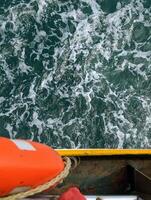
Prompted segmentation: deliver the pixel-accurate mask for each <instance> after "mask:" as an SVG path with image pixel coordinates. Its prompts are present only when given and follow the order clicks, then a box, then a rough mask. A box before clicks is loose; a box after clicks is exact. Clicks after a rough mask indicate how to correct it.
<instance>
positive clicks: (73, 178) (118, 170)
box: [30, 156, 151, 200]
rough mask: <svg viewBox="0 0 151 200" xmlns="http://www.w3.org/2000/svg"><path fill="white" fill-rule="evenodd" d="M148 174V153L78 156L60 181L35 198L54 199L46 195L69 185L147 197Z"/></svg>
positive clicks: (95, 191)
mask: <svg viewBox="0 0 151 200" xmlns="http://www.w3.org/2000/svg"><path fill="white" fill-rule="evenodd" d="M150 177H151V158H149V157H146V158H145V157H138V156H137V157H126V156H125V157H123V156H122V157H81V158H80V162H79V165H78V166H77V167H76V168H74V169H72V170H71V172H70V175H69V176H68V177H67V178H66V179H65V181H64V182H63V183H61V184H59V185H58V186H57V187H56V188H55V189H53V190H51V191H50V192H47V193H46V192H45V193H43V196H39V197H38V196H37V200H48V199H50V200H56V199H57V197H54V196H49V195H60V194H61V193H62V192H64V191H65V190H66V189H68V188H69V187H72V186H77V187H78V188H80V190H81V192H82V193H83V194H85V195H100V194H102V195H109V194H138V193H139V194H141V195H146V199H147V196H149V197H150V199H151V196H150V195H151V189H150V188H151V178H150ZM46 195H47V196H46ZM35 198H36V197H35ZM35 198H34V199H35ZM38 198H39V199H38ZM30 200H31V198H30Z"/></svg>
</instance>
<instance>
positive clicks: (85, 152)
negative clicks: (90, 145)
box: [56, 149, 151, 156]
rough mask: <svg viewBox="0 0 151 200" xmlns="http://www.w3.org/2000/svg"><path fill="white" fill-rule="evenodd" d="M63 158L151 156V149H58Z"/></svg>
mask: <svg viewBox="0 0 151 200" xmlns="http://www.w3.org/2000/svg"><path fill="white" fill-rule="evenodd" d="M56 151H57V152H58V153H59V154H60V155H61V156H114V155H151V149H56Z"/></svg>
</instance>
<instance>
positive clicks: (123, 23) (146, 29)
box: [0, 0, 151, 148]
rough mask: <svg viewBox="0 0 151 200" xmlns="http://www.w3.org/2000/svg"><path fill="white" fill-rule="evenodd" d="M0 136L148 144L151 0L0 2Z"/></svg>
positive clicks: (67, 144) (59, 142)
mask: <svg viewBox="0 0 151 200" xmlns="http://www.w3.org/2000/svg"><path fill="white" fill-rule="evenodd" d="M0 135H1V136H6V137H10V138H24V139H32V140H35V141H40V142H43V143H46V144H49V145H51V146H53V147H55V148H87V147H92V148H94V147H100V148H150V147H151V0H121V1H120V0H70V1H68V0H66V1H65V0H53V1H52V0H0Z"/></svg>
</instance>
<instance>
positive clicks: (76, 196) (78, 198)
mask: <svg viewBox="0 0 151 200" xmlns="http://www.w3.org/2000/svg"><path fill="white" fill-rule="evenodd" d="M58 200H86V198H85V197H84V196H83V195H82V194H81V192H80V190H79V189H78V188H76V187H72V188H69V189H68V190H67V191H66V192H64V193H63V194H62V195H61V196H60V197H59V199H58Z"/></svg>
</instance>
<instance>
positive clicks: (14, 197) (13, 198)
mask: <svg viewBox="0 0 151 200" xmlns="http://www.w3.org/2000/svg"><path fill="white" fill-rule="evenodd" d="M63 160H64V162H65V168H64V170H63V171H62V172H61V173H60V174H59V175H58V176H56V177H55V178H54V179H52V180H50V181H49V182H47V183H45V184H43V185H39V186H38V187H36V188H34V189H31V190H28V191H26V192H20V193H17V194H13V195H10V196H7V197H1V198H0V199H2V200H18V199H23V198H25V197H29V196H32V195H35V194H37V193H40V192H42V191H44V190H47V189H49V188H50V187H51V186H53V185H55V184H56V183H59V182H61V181H62V180H63V179H64V178H66V177H67V176H68V174H69V171H70V168H71V160H70V158H68V157H65V158H63Z"/></svg>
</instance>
